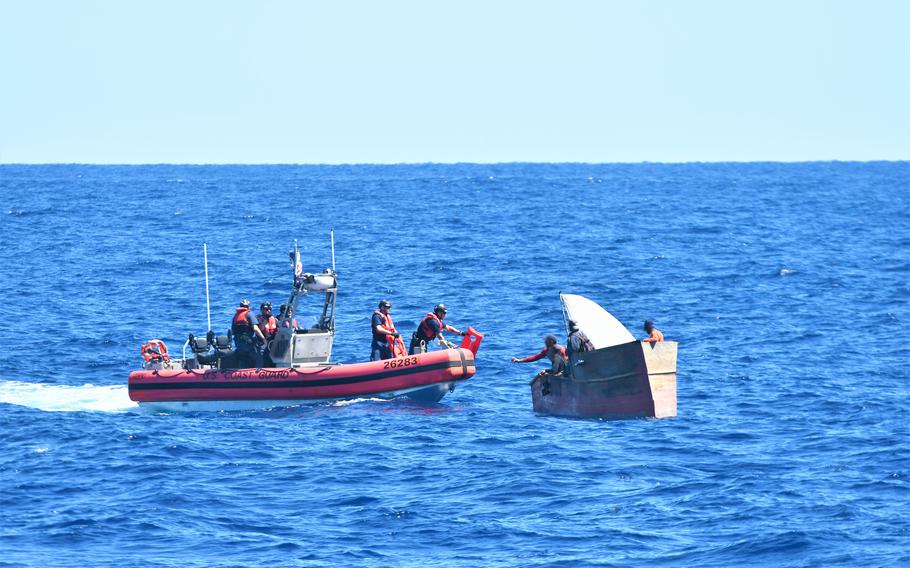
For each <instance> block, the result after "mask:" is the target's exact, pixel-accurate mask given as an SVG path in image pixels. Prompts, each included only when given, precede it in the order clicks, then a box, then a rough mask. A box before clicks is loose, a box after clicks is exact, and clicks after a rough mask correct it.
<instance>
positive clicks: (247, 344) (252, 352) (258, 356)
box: [237, 336, 262, 369]
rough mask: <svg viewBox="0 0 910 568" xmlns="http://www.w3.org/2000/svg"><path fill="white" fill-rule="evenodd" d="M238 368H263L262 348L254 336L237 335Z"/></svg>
mask: <svg viewBox="0 0 910 568" xmlns="http://www.w3.org/2000/svg"><path fill="white" fill-rule="evenodd" d="M237 368H239V369H261V368H262V349H261V348H260V347H259V345H257V343H256V341H255V340H254V339H253V338H252V337H246V336H241V337H237Z"/></svg>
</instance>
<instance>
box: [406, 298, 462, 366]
mask: <svg viewBox="0 0 910 568" xmlns="http://www.w3.org/2000/svg"><path fill="white" fill-rule="evenodd" d="M448 311H449V310H448V308H446V305H445V304H436V305H435V306H433V311H432V312H430V313H428V314H427V315H426V316H424V318H423V319H422V320H420V325H418V326H417V331H415V332H414V335H412V336H411V346H410V348H409V350H408V352H409V353H410V354H411V355H417V354H418V353H426V352H427V345H429V343H430V342H431V341H433V340H434V339H436V338H437V337H438V338H439V339H440V340H442V341H445V340H446V338H445V337H443V335H442V332H443V331H451V332H452V333H456V334H458V335H461V336H463V335H464V332H463V331H458V330H457V329H455V328H454V327H452V326H451V325H448V324H446V323H443V321H442V320H443V319H445V317H446V314H447V313H448Z"/></svg>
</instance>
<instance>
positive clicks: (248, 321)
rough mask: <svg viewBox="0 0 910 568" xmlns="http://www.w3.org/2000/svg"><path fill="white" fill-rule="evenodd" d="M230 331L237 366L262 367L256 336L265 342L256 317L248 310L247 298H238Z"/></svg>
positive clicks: (242, 367) (248, 302) (244, 367)
mask: <svg viewBox="0 0 910 568" xmlns="http://www.w3.org/2000/svg"><path fill="white" fill-rule="evenodd" d="M231 331H232V332H233V335H234V347H235V348H236V351H235V354H236V357H237V366H238V367H239V368H241V369H247V368H256V369H261V368H262V351H261V350H260V348H259V345H257V343H256V339H257V338H258V339H259V341H260V342H262V344H263V345H264V344H265V335H263V333H262V330H261V329H259V325H258V323H257V322H256V318H254V317H253V313H252V312H251V311H250V301H249V300H247V299H243V300H240V306H238V307H237V311H236V312H235V313H234V319H233V320H231Z"/></svg>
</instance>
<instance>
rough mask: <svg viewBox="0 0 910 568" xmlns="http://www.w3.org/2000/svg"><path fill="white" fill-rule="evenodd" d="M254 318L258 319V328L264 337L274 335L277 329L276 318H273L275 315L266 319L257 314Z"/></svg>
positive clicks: (267, 337) (268, 337)
mask: <svg viewBox="0 0 910 568" xmlns="http://www.w3.org/2000/svg"><path fill="white" fill-rule="evenodd" d="M256 320H257V321H259V329H260V330H261V331H262V334H263V335H264V336H265V337H266V339H271V338H272V337H275V332H277V331H278V320H277V319H275V316H269V317H268V319H266V318H264V317H263V316H262V314H257V315H256Z"/></svg>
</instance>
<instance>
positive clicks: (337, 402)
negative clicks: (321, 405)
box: [329, 398, 389, 406]
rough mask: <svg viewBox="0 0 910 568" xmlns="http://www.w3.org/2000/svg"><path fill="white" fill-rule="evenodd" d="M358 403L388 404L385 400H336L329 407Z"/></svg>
mask: <svg viewBox="0 0 910 568" xmlns="http://www.w3.org/2000/svg"><path fill="white" fill-rule="evenodd" d="M360 402H389V400H388V399H386V398H352V399H349V400H336V401H335V402H333V403H331V404H330V405H329V406H350V405H352V404H357V403H360Z"/></svg>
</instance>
